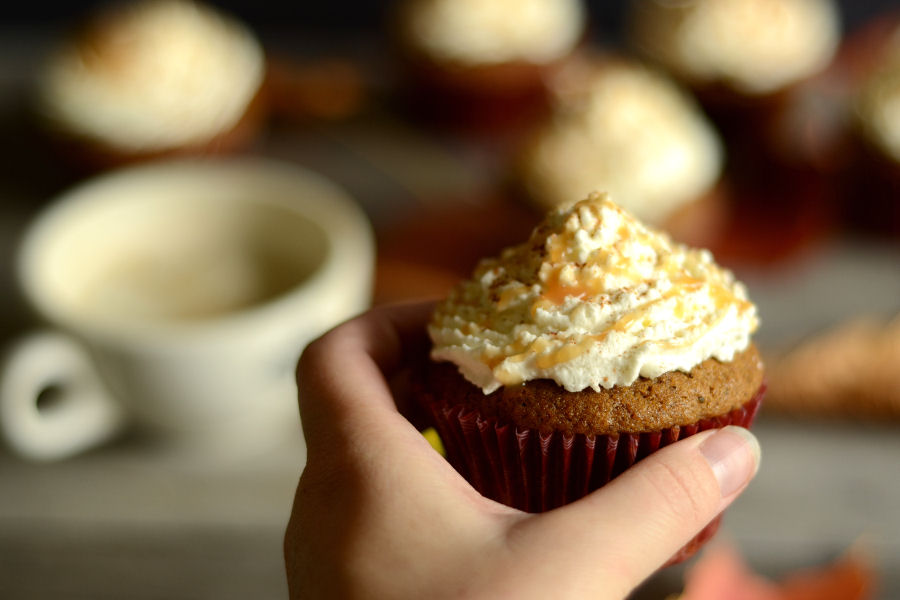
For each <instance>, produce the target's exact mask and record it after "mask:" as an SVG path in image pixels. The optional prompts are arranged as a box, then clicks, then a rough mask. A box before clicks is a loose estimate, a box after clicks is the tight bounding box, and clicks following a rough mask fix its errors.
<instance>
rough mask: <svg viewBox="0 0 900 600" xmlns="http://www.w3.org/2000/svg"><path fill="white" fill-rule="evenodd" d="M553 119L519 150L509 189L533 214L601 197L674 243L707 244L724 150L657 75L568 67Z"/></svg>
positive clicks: (634, 67)
mask: <svg viewBox="0 0 900 600" xmlns="http://www.w3.org/2000/svg"><path fill="white" fill-rule="evenodd" d="M555 90H556V95H557V102H556V104H555V107H554V110H553V114H552V115H551V116H550V118H549V119H547V121H546V122H545V123H544V124H543V125H542V126H540V127H538V128H537V130H536V131H535V133H534V134H533V135H532V136H531V137H530V138H529V139H528V140H527V141H526V142H525V144H524V145H523V147H522V150H521V152H520V153H519V155H518V157H517V162H516V166H515V179H516V182H517V183H516V185H517V186H518V187H519V188H520V189H521V193H522V194H523V195H524V197H525V198H526V199H527V200H528V201H529V202H530V203H531V204H533V205H534V206H535V207H536V208H538V209H539V210H540V211H541V212H546V211H547V210H549V209H552V208H556V207H562V206H565V205H566V204H567V203H570V201H571V199H572V198H580V197H582V196H584V195H585V194H587V193H589V192H590V191H592V190H597V189H599V190H604V191H608V192H609V193H610V194H611V195H612V196H614V197H615V198H616V199H617V200H618V202H619V203H620V205H621V206H622V207H623V208H625V209H626V210H627V211H629V212H630V213H632V214H634V215H635V216H636V217H637V218H638V219H640V220H642V221H644V222H646V223H649V224H651V225H653V226H657V227H662V228H664V229H666V230H668V231H669V233H671V234H672V235H673V236H674V237H676V238H677V239H679V240H681V241H686V242H689V243H693V244H701V243H708V242H710V241H711V240H712V239H713V238H714V237H715V236H716V234H717V233H718V232H719V231H720V229H721V225H722V221H723V219H724V217H725V213H726V212H727V209H726V207H725V206H724V203H723V193H722V187H721V186H718V185H717V183H718V182H719V179H720V175H721V171H722V163H723V152H722V145H721V143H720V141H719V137H718V134H717V133H716V131H715V129H714V128H713V126H712V125H711V124H710V123H709V121H708V120H707V119H706V118H705V116H704V115H703V113H702V112H701V111H700V109H699V107H698V106H697V105H696V103H695V102H694V100H693V99H692V98H691V97H690V96H689V95H687V94H686V93H684V92H683V91H682V90H681V89H679V87H678V86H677V85H676V84H675V83H674V82H672V81H671V80H670V79H668V78H667V77H666V76H665V75H663V74H661V73H658V72H656V71H653V70H650V69H648V68H646V67H644V66H642V65H640V64H639V63H636V62H632V61H628V60H626V59H621V58H612V57H609V58H606V57H592V58H591V60H590V61H585V62H580V63H573V64H572V65H571V66H570V67H569V68H567V69H566V70H564V71H562V72H561V73H560V74H559V76H558V77H557V78H556V80H555Z"/></svg>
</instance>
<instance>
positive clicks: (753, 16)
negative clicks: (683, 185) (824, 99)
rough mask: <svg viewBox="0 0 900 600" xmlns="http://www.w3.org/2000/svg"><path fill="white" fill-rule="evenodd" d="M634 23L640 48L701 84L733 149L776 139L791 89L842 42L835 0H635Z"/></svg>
mask: <svg viewBox="0 0 900 600" xmlns="http://www.w3.org/2000/svg"><path fill="white" fill-rule="evenodd" d="M629 30H630V31H629V37H630V39H631V42H632V44H633V45H634V47H635V48H636V49H637V50H638V51H639V52H641V53H642V54H643V55H644V56H646V57H648V58H650V59H652V60H653V61H655V62H657V63H658V64H660V65H662V66H663V67H665V68H666V69H668V70H669V71H670V72H671V73H673V74H674V75H675V76H677V77H678V78H679V79H681V80H682V81H684V82H685V83H686V84H688V85H689V86H690V87H691V88H692V89H693V90H694V91H695V93H696V94H697V95H698V97H699V99H700V101H701V103H702V104H703V106H704V108H705V109H706V110H707V111H708V113H709V114H710V116H711V117H712V118H713V120H714V121H715V122H716V124H717V125H718V126H719V127H720V128H721V130H722V133H723V135H724V136H725V139H726V143H727V144H728V145H729V151H731V149H732V146H733V147H734V148H735V149H736V150H740V151H744V150H746V149H749V148H752V147H753V146H755V145H760V146H761V147H765V146H767V145H769V144H768V140H766V139H765V136H766V135H767V133H768V132H769V130H770V129H771V128H772V125H771V124H770V122H771V120H772V119H775V118H777V115H778V112H779V110H780V109H781V107H782V105H783V103H784V102H785V99H786V98H787V96H788V95H789V94H790V92H791V91H792V90H793V89H794V88H795V86H797V85H798V84H800V83H801V82H804V81H806V80H808V79H809V78H811V77H813V76H815V75H816V74H818V73H820V72H822V71H823V70H824V69H825V68H826V67H827V66H828V64H829V63H830V61H831V59H832V57H833V56H834V54H835V51H836V49H837V47H838V44H839V42H840V18H839V14H838V9H837V6H836V5H835V3H834V2H833V1H832V0H676V1H673V0H635V1H634V2H633V4H632V10H631V15H630V27H629ZM745 142H749V143H746V144H745ZM731 154H732V155H733V156H734V158H735V159H737V160H743V157H742V156H741V155H740V153H731Z"/></svg>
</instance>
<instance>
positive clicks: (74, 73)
mask: <svg viewBox="0 0 900 600" xmlns="http://www.w3.org/2000/svg"><path fill="white" fill-rule="evenodd" d="M105 19H106V20H104V21H97V22H95V23H94V25H95V27H94V29H92V30H91V31H90V35H89V36H88V37H87V38H86V39H80V40H77V41H75V40H73V41H72V42H71V43H69V44H68V45H67V46H65V47H64V48H62V49H61V50H60V52H58V53H57V54H56V55H55V56H54V57H53V59H52V60H51V62H50V64H49V66H48V69H47V70H46V72H45V73H44V74H43V79H42V90H41V92H42V93H41V101H42V108H43V111H44V113H45V114H46V116H47V117H48V118H49V119H50V120H51V122H56V123H58V124H59V126H61V127H63V128H64V130H66V131H69V132H71V133H74V134H76V135H78V136H82V137H85V138H88V139H93V140H96V141H99V142H102V143H105V144H107V145H110V146H112V147H115V148H121V149H125V150H131V151H157V150H166V149H169V148H174V147H179V146H183V145H189V144H194V143H203V142H206V141H208V140H210V139H212V138H214V137H215V136H216V135H218V134H221V133H224V132H227V131H229V130H230V129H231V128H232V127H233V126H234V125H235V124H237V122H238V121H239V120H240V119H241V117H242V116H243V115H244V113H245V111H246V110H247V107H248V105H249V104H250V102H251V101H252V100H253V98H254V96H255V95H256V94H257V92H258V90H259V88H260V85H261V84H262V81H263V76H264V72H265V60H264V56H263V51H262V48H261V47H260V45H259V43H258V42H257V41H256V39H255V38H254V36H253V35H252V34H251V33H250V32H249V31H248V30H247V29H246V28H244V27H243V26H241V25H240V24H239V23H237V22H235V21H233V20H230V19H227V18H225V17H224V16H222V15H220V14H219V13H217V12H215V11H214V10H213V9H211V8H208V7H206V6H203V5H200V4H195V3H192V2H186V1H177V0H162V1H156V2H143V3H138V4H135V5H133V6H130V7H128V8H126V9H124V10H122V12H119V13H112V14H111V15H108V16H105Z"/></svg>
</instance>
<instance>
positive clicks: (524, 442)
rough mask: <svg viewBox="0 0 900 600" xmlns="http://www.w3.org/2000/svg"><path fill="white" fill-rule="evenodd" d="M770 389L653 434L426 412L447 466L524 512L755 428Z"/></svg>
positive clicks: (464, 411) (691, 546) (434, 409)
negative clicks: (706, 436)
mask: <svg viewBox="0 0 900 600" xmlns="http://www.w3.org/2000/svg"><path fill="white" fill-rule="evenodd" d="M764 393H765V385H763V386H762V387H760V389H759V390H758V391H757V393H756V394H755V395H754V396H753V397H752V398H751V399H750V400H749V401H747V402H746V403H745V404H743V405H742V406H740V407H739V408H736V409H734V410H732V411H731V412H729V413H726V414H724V415H721V416H718V417H712V418H708V419H703V420H701V421H699V422H697V423H692V424H690V425H682V426H675V427H670V428H667V429H663V430H661V431H654V432H647V433H620V434H612V435H586V434H572V433H563V432H550V433H544V432H541V431H539V430H537V429H530V428H523V427H518V426H516V425H515V424H513V423H510V422H504V421H501V420H500V419H498V418H496V417H490V416H484V415H482V414H481V413H480V412H479V411H478V410H477V409H472V408H471V407H468V406H464V405H455V406H454V405H442V404H439V403H433V404H430V405H429V406H428V409H429V411H430V413H431V417H432V419H433V423H434V426H435V429H437V431H438V433H439V434H440V436H441V439H442V441H443V443H444V447H445V449H446V452H447V460H448V461H449V462H450V464H451V465H453V467H454V468H455V469H456V470H457V471H459V473H460V474H461V475H462V476H463V477H465V478H466V480H467V481H468V482H469V483H470V484H472V486H473V487H474V488H475V489H476V490H478V491H479V492H480V493H481V494H482V495H484V496H486V497H487V498H491V499H492V500H496V501H497V502H500V503H502V504H505V505H507V506H511V507H513V508H518V509H520V510H523V511H526V512H532V513H534V512H543V511H547V510H551V509H553V508H557V507H559V506H562V505H564V504H568V503H570V502H574V501H575V500H578V499H579V498H582V497H583V496H586V495H587V494H589V493H591V492H592V491H594V490H596V489H598V488H600V487H603V486H604V485H606V484H607V483H609V481H610V480H612V479H613V478H615V477H616V476H618V475H619V474H621V473H622V472H623V471H625V470H626V469H628V468H630V467H631V466H632V465H634V464H635V463H636V462H638V461H640V460H641V459H643V458H644V457H646V456H648V455H649V454H652V453H653V452H656V451H657V450H659V449H660V448H663V447H665V446H668V445H669V444H671V443H673V442H676V441H678V440H681V439H684V438H686V437H690V436H692V435H694V434H696V433H699V432H701V431H706V430H708V429H714V428H720V427H725V426H727V425H739V426H741V427H747V428H749V427H750V425H751V424H752V422H753V420H754V418H755V417H756V413H757V411H758V410H759V406H760V404H761V402H762V397H763V395H764ZM719 520H720V518H719V517H717V518H716V519H715V520H713V521H712V522H711V523H710V524H709V525H707V526H706V528H705V529H703V531H701V532H700V534H698V535H697V537H695V538H694V539H693V540H691V542H689V543H688V544H687V545H686V546H685V547H684V548H683V549H682V550H681V551H680V552H679V553H678V554H676V555H675V556H674V557H673V558H672V560H670V562H669V564H674V563H675V562H680V561H681V560H684V559H685V558H687V557H689V556H690V555H692V554H693V553H694V552H695V551H696V550H697V549H698V548H699V547H700V546H701V545H702V544H703V543H704V542H705V541H706V540H708V539H709V538H711V537H712V535H713V534H714V533H715V531H716V529H718V526H719Z"/></svg>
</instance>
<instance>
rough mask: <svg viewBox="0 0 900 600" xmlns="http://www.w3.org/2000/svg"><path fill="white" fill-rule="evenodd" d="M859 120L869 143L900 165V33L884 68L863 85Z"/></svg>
mask: <svg viewBox="0 0 900 600" xmlns="http://www.w3.org/2000/svg"><path fill="white" fill-rule="evenodd" d="M856 116H857V120H858V122H859V124H860V127H861V129H862V131H863V134H864V135H865V137H866V139H868V140H869V142H870V143H871V144H872V145H873V146H875V147H876V148H877V149H878V150H880V151H881V152H882V153H884V155H885V156H887V157H888V158H890V159H891V160H894V161H897V162H900V29H898V30H897V31H896V32H895V33H894V35H893V37H892V39H891V41H890V43H889V45H888V47H887V49H886V51H885V55H884V58H883V60H882V64H881V66H880V68H878V69H877V70H876V71H875V72H874V73H873V74H872V75H871V76H870V77H869V78H868V80H867V81H866V82H865V83H864V84H863V86H862V89H861V90H860V93H859V98H858V99H857V103H856Z"/></svg>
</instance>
